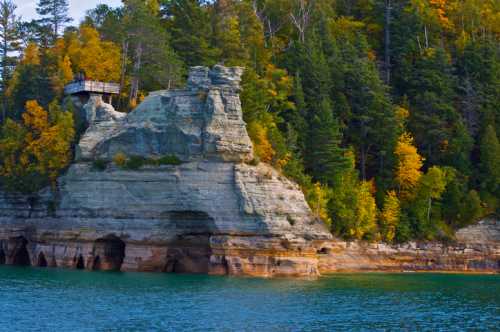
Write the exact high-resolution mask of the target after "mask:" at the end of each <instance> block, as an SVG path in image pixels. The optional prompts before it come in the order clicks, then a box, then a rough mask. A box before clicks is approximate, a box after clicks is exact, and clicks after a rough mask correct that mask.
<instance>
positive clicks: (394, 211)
mask: <svg viewBox="0 0 500 332" xmlns="http://www.w3.org/2000/svg"><path fill="white" fill-rule="evenodd" d="M400 217H401V206H400V202H399V199H398V196H397V194H396V192H395V191H394V190H391V191H389V192H388V193H387V195H386V196H385V199H384V207H383V209H382V211H381V212H380V215H379V223H380V228H381V232H382V235H383V238H384V240H385V241H387V242H392V241H393V240H394V237H395V235H396V228H397V226H398V224H399V219H400Z"/></svg>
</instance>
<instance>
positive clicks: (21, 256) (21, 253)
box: [8, 236, 31, 266]
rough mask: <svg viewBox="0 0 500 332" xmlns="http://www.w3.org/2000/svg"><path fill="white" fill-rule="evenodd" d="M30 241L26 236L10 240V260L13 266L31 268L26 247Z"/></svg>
mask: <svg viewBox="0 0 500 332" xmlns="http://www.w3.org/2000/svg"><path fill="white" fill-rule="evenodd" d="M27 244H28V240H26V238H25V237H24V236H18V237H14V238H10V239H9V259H8V261H9V262H10V264H11V265H17V266H30V265H31V260H30V255H29V253H28V249H27V248H26V245H27Z"/></svg>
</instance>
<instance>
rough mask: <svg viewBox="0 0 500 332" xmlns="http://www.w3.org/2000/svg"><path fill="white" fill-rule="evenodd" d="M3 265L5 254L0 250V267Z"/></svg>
mask: <svg viewBox="0 0 500 332" xmlns="http://www.w3.org/2000/svg"><path fill="white" fill-rule="evenodd" d="M4 264H5V252H4V251H3V249H1V248H0V265H4Z"/></svg>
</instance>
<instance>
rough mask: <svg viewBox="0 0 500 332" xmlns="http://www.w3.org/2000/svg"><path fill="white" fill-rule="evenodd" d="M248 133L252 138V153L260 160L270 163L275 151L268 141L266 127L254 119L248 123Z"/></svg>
mask: <svg viewBox="0 0 500 332" xmlns="http://www.w3.org/2000/svg"><path fill="white" fill-rule="evenodd" d="M248 135H249V136H250V138H251V139H252V142H253V145H254V147H253V149H254V153H255V154H256V155H257V156H258V157H259V159H260V160H261V161H262V162H265V163H271V162H272V161H273V158H274V156H275V154H276V152H275V151H274V149H273V146H272V145H271V142H269V138H268V136H267V129H266V128H265V127H264V126H262V125H261V124H260V123H258V122H255V121H254V122H251V123H249V124H248Z"/></svg>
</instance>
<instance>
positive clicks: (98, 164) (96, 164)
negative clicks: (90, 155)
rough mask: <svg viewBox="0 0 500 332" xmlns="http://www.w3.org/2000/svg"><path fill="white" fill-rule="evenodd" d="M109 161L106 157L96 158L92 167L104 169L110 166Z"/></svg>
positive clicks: (97, 169)
mask: <svg viewBox="0 0 500 332" xmlns="http://www.w3.org/2000/svg"><path fill="white" fill-rule="evenodd" d="M108 164H109V162H108V161H107V160H104V159H96V160H94V162H93V163H92V169H93V170H96V171H104V170H106V168H107V167H108Z"/></svg>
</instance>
